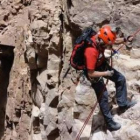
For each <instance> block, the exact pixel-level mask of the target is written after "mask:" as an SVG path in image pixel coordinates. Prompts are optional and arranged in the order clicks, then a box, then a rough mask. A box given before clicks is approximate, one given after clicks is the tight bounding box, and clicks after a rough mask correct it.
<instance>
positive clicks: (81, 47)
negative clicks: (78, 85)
mask: <svg viewBox="0 0 140 140" xmlns="http://www.w3.org/2000/svg"><path fill="white" fill-rule="evenodd" d="M96 34H97V33H96V31H95V30H93V28H92V27H88V28H86V29H85V30H83V32H82V34H81V35H80V36H79V37H78V38H77V39H76V41H75V44H74V47H73V51H72V54H71V57H70V66H69V68H68V69H67V71H66V73H65V74H64V76H63V79H64V78H65V77H66V75H67V74H68V72H69V70H70V68H71V66H72V67H73V68H74V69H76V70H84V69H85V58H84V51H85V48H87V47H88V45H89V44H91V45H92V44H94V42H93V41H92V40H91V37H92V36H94V35H96Z"/></svg>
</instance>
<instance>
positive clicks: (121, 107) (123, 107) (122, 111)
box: [118, 101, 137, 114]
mask: <svg viewBox="0 0 140 140" xmlns="http://www.w3.org/2000/svg"><path fill="white" fill-rule="evenodd" d="M136 103H137V102H136V101H127V104H126V105H125V106H119V110H118V112H119V113H120V114H121V113H124V112H125V111H126V110H127V109H129V108H131V107H133V106H134V105H135V104H136Z"/></svg>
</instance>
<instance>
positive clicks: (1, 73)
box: [0, 44, 14, 139]
mask: <svg viewBox="0 0 140 140" xmlns="http://www.w3.org/2000/svg"><path fill="white" fill-rule="evenodd" d="M13 49H14V46H8V45H2V44H0V118H1V119H0V139H1V137H2V136H3V134H4V129H5V128H4V122H5V110H6V104H7V96H8V93H7V88H8V85H9V75H10V71H11V67H12V65H13V60H14V52H13ZM7 127H9V128H10V129H12V122H10V121H9V123H7Z"/></svg>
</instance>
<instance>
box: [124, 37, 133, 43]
mask: <svg viewBox="0 0 140 140" xmlns="http://www.w3.org/2000/svg"><path fill="white" fill-rule="evenodd" d="M132 41H133V36H128V37H127V38H125V37H124V42H129V43H132Z"/></svg>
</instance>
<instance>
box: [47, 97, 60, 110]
mask: <svg viewBox="0 0 140 140" xmlns="http://www.w3.org/2000/svg"><path fill="white" fill-rule="evenodd" d="M58 103H59V96H56V97H55V98H54V99H53V100H52V101H51V103H50V105H49V106H50V107H52V108H56V107H57V105H58Z"/></svg>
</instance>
